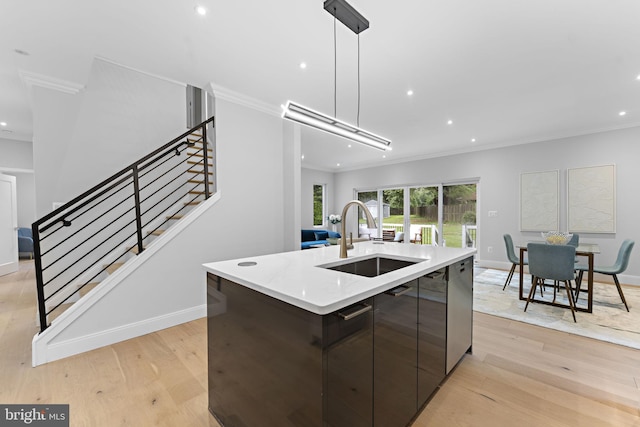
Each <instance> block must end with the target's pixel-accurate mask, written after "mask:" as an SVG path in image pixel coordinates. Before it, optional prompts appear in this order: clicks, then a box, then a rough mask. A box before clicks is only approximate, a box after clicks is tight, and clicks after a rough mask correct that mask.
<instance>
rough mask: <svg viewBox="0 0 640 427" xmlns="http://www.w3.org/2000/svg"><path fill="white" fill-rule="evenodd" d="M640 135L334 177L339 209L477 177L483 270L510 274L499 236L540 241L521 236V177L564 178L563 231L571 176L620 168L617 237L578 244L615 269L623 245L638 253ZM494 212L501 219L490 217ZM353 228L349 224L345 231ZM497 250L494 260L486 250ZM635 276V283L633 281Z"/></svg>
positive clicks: (636, 267) (634, 267) (639, 262)
mask: <svg viewBox="0 0 640 427" xmlns="http://www.w3.org/2000/svg"><path fill="white" fill-rule="evenodd" d="M639 139H640V128H630V129H623V130H617V131H611V132H602V133H598V134H593V135H585V136H577V137H572V138H566V139H559V140H553V141H547V142H539V143H534V144H526V145H519V146H513V147H507V148H501V149H494V150H486V151H478V152H473V153H466V154H460V155H455V156H447V157H440V158H434V159H425V160H417V161H412V162H406V163H400V164H394V165H388V166H381V167H375V168H369V169H362V170H356V171H345V172H341V173H337V174H336V175H335V186H336V191H337V192H336V203H337V204H338V205H340V204H342V203H345V202H346V201H348V200H349V199H351V198H352V197H353V190H354V189H359V188H367V189H368V188H374V187H377V186H395V185H405V184H435V183H440V182H442V183H447V182H454V181H459V180H466V179H473V178H476V177H479V179H480V180H479V189H478V191H479V196H478V249H479V251H478V259H479V260H480V261H481V263H484V264H485V265H493V266H503V267H506V266H507V264H506V262H507V261H506V255H505V251H504V241H503V239H502V235H503V234H505V233H509V234H511V235H512V236H513V239H514V241H515V242H525V241H527V240H531V239H535V238H540V236H539V234H538V233H531V232H520V231H519V197H520V195H519V180H520V174H521V173H522V172H533V171H546V170H554V169H559V170H560V189H561V192H560V206H561V211H560V229H561V230H566V228H567V219H566V215H567V212H566V205H567V203H566V171H567V168H576V167H584V166H597V165H605V164H615V165H616V171H617V232H616V233H615V234H581V237H580V238H581V241H584V242H593V243H598V244H599V245H600V249H601V254H600V255H597V256H596V264H602V265H606V264H612V263H613V262H614V261H615V258H616V256H617V252H618V248H619V247H620V244H621V243H622V241H623V240H624V239H626V238H630V239H633V240H635V241H636V242H638V245H640V227H639V226H638V213H639V212H640V197H638V183H639V182H640V169H639V168H638V166H637V161H638V158H640V144H638V140H639ZM488 211H497V212H498V216H497V217H491V218H490V217H488V215H487V212H488ZM348 224H349V223H348ZM489 247H492V248H493V252H491V253H490V252H489V251H488V248H489ZM625 276H626V277H625V279H626V281H627V283H637V284H640V246H639V247H637V248H635V249H634V251H633V253H632V256H631V261H630V265H629V268H628V269H627V271H626V273H625ZM631 276H633V277H631Z"/></svg>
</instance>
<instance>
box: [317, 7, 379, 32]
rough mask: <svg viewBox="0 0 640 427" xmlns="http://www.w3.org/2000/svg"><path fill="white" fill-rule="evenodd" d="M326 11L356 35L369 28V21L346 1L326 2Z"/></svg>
mask: <svg viewBox="0 0 640 427" xmlns="http://www.w3.org/2000/svg"><path fill="white" fill-rule="evenodd" d="M324 10H326V11H327V12H329V13H330V14H331V16H334V17H335V18H336V19H337V20H338V21H340V22H342V23H343V24H344V25H345V26H346V27H347V28H349V29H350V30H351V31H353V32H354V33H356V34H359V33H361V32H363V31H364V30H366V29H367V28H369V21H367V19H366V18H365V17H364V16H362V15H360V13H359V12H358V11H357V10H355V9H354V8H353V6H351V5H350V4H349V3H347V2H346V1H345V0H326V1H325V2H324Z"/></svg>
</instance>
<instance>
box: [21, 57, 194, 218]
mask: <svg viewBox="0 0 640 427" xmlns="http://www.w3.org/2000/svg"><path fill="white" fill-rule="evenodd" d="M185 87H186V86H185V85H183V84H180V83H176V82H172V81H168V80H164V79H161V78H157V77H153V76H150V75H148V74H144V73H141V72H137V71H134V70H131V69H129V68H126V67H122V66H119V65H116V64H113V63H110V62H107V61H104V60H101V59H95V60H94V62H93V64H92V69H91V72H90V77H89V80H88V82H87V84H86V86H85V89H84V90H83V91H81V92H79V93H77V94H75V95H73V94H68V93H63V92H60V91H56V90H52V89H49V88H44V87H38V86H36V87H33V88H32V91H31V93H32V103H33V115H34V132H33V133H34V138H33V152H34V170H35V171H36V172H35V173H36V176H35V185H36V205H37V214H38V216H43V215H45V214H47V213H49V212H50V211H51V209H52V203H53V202H67V201H69V200H71V199H72V198H73V197H76V196H78V195H80V194H82V193H83V192H84V191H86V190H88V189H90V188H91V187H93V186H94V185H96V184H98V183H99V182H101V181H102V180H104V179H106V178H108V177H109V176H111V175H113V174H115V173H116V172H119V171H120V170H121V169H123V168H125V167H126V166H128V165H129V164H131V163H133V162H135V161H136V160H138V159H139V158H141V157H143V156H144V155H146V154H148V153H149V152H151V151H152V150H153V149H155V148H158V147H160V146H162V145H163V144H165V143H167V142H169V141H170V140H172V139H173V138H175V137H176V136H178V135H180V134H181V133H183V132H184V131H185V130H186V101H185V98H186V94H185Z"/></svg>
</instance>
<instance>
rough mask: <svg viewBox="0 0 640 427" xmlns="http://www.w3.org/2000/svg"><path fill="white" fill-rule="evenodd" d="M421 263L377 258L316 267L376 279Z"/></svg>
mask: <svg viewBox="0 0 640 427" xmlns="http://www.w3.org/2000/svg"><path fill="white" fill-rule="evenodd" d="M421 261H424V260H423V259H416V260H401V259H394V258H387V257H381V256H377V257H373V258H367V259H361V260H357V261H351V262H346V263H341V264H338V265H334V264H327V265H319V266H318V267H321V268H326V269H328V270H335V271H342V272H343V273H351V274H356V275H358V276H365V277H376V276H380V275H382V274H385V273H390V272H392V271H395V270H399V269H401V268H404V267H408V266H410V265H414V264H417V263H419V262H421Z"/></svg>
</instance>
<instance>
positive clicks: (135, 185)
mask: <svg viewBox="0 0 640 427" xmlns="http://www.w3.org/2000/svg"><path fill="white" fill-rule="evenodd" d="M133 197H134V199H135V204H136V234H137V235H138V254H141V253H142V251H144V247H143V246H142V213H141V209H140V183H139V182H138V165H134V166H133Z"/></svg>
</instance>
